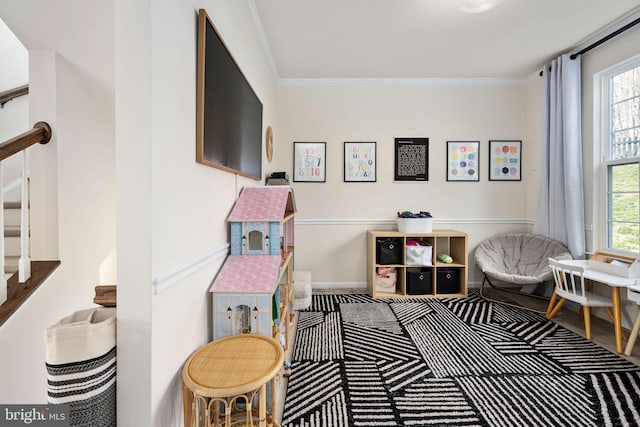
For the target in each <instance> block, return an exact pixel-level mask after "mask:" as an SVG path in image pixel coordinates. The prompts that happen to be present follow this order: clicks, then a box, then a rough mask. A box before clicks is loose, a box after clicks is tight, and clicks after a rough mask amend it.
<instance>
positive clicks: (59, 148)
mask: <svg viewBox="0 0 640 427" xmlns="http://www.w3.org/2000/svg"><path fill="white" fill-rule="evenodd" d="M112 9H113V4H112V3H111V2H102V1H89V2H75V1H71V0H67V1H55V2H49V3H47V4H43V3H42V2H39V1H24V2H20V4H13V3H12V4H8V3H2V4H0V15H1V16H2V17H3V20H4V21H5V22H6V23H7V25H8V26H9V27H10V28H11V29H12V30H13V32H14V33H15V34H16V35H17V36H18V38H19V39H20V40H21V41H22V43H23V44H24V45H25V47H26V48H27V49H28V50H29V72H28V81H29V85H30V95H29V119H28V121H29V126H27V128H29V127H31V126H32V124H33V123H35V122H36V121H39V120H44V121H47V122H49V124H50V125H51V126H52V129H53V137H52V140H51V142H49V144H47V145H44V146H40V145H36V146H35V147H32V148H31V149H30V150H31V157H32V160H33V162H32V168H31V174H32V175H31V176H32V192H31V195H32V198H31V216H32V220H33V221H34V223H33V227H32V229H31V237H32V243H33V246H32V256H33V258H34V259H60V261H61V265H60V267H59V268H58V269H57V270H56V271H55V272H54V273H53V275H52V276H51V277H50V279H49V280H48V281H47V282H46V284H45V285H43V286H41V287H40V288H39V289H38V290H37V291H36V292H35V293H34V294H33V295H32V296H31V297H30V299H29V301H28V302H27V303H26V304H24V305H23V306H22V307H20V309H18V311H16V313H15V314H14V315H13V316H12V317H11V318H10V319H9V320H8V321H7V322H6V323H5V324H4V325H3V326H2V328H0V343H2V344H1V345H2V348H3V349H4V351H2V353H1V355H0V378H2V383H3V387H1V388H0V401H1V402H3V403H25V402H27V403H44V402H45V401H46V373H45V366H44V354H45V353H44V342H43V341H44V340H43V335H44V330H45V328H46V327H48V326H50V325H52V324H53V323H55V322H56V321H58V320H59V319H60V318H62V317H63V316H65V315H67V314H69V313H70V312H73V311H75V310H78V309H81V308H86V307H90V306H93V304H92V300H93V295H94V291H93V288H94V286H95V285H97V284H99V266H100V263H101V262H102V261H103V260H104V259H105V257H107V256H108V254H109V253H110V252H111V251H112V250H113V248H114V247H115V198H114V189H115V188H114V183H115V175H114V171H115V169H114V167H115V163H114V147H115V145H114V127H115V126H114V113H113V111H114V108H113V60H112V58H113V47H112V46H113V10H112ZM36 10H37V11H38V13H33V12H34V11H36ZM87 10H89V11H90V12H91V13H86V12H87ZM52 28H54V29H55V31H52V30H51V29H52ZM78 35H82V37H78ZM0 114H1V112H0ZM23 130H26V129H23ZM47 223H49V224H50V223H53V226H48V227H46V230H48V231H45V234H43V233H42V230H43V226H44V224H47ZM58 232H59V234H58ZM58 236H59V237H60V238H59V239H58ZM8 349H10V350H8Z"/></svg>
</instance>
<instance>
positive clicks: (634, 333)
mask: <svg viewBox="0 0 640 427" xmlns="http://www.w3.org/2000/svg"><path fill="white" fill-rule="evenodd" d="M638 332H640V309H638V314H637V315H636V320H635V322H633V329H632V330H631V334H630V335H629V341H628V342H627V347H626V348H625V349H624V354H625V355H627V356H631V352H632V351H633V346H634V344H635V343H636V338H638Z"/></svg>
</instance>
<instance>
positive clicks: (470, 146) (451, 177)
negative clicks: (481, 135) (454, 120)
mask: <svg viewBox="0 0 640 427" xmlns="http://www.w3.org/2000/svg"><path fill="white" fill-rule="evenodd" d="M479 157H480V141H447V181H480V163H479Z"/></svg>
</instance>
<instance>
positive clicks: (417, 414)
mask: <svg viewBox="0 0 640 427" xmlns="http://www.w3.org/2000/svg"><path fill="white" fill-rule="evenodd" d="M612 333H613V331H612ZM439 425H449V426H505V427H511V426H563V427H565V426H624V425H631V426H634V425H640V368H639V367H638V366H636V365H634V364H632V363H630V362H628V361H626V360H625V359H623V358H621V357H619V356H618V355H616V354H614V353H611V352H609V351H607V350H605V349H603V348H601V347H598V346H597V345H595V344H593V343H592V342H590V341H587V340H586V339H584V338H582V337H580V336H579V335H576V334H575V333H573V332H571V331H569V330H567V329H565V328H563V327H561V326H559V325H557V324H555V323H554V322H551V321H547V320H546V319H545V318H544V317H542V316H539V315H537V314H534V313H530V312H528V311H524V310H519V309H515V308H511V307H507V306H504V305H500V304H493V303H489V302H485V301H484V300H482V299H481V298H480V297H479V296H478V295H477V294H476V293H475V292H470V294H469V298H466V299H438V300H434V299H429V300H425V299H402V300H388V299H387V300H374V299H372V298H371V297H369V296H368V295H362V294H344V295H314V296H313V304H312V306H311V307H310V308H309V309H307V310H304V311H301V312H300V313H299V318H298V326H297V333H296V339H295V347H294V351H293V356H292V373H291V376H290V377H289V382H288V389H287V396H286V400H285V406H284V413H283V419H282V426H283V427H289V426H312V427H321V426H326V427H341V426H344V427H346V426H439Z"/></svg>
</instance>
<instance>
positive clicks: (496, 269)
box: [475, 234, 573, 313]
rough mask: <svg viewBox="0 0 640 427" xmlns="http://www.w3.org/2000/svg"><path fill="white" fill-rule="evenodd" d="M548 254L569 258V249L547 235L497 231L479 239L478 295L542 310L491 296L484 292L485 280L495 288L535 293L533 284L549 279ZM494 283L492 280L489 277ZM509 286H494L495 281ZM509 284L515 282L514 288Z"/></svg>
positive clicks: (534, 294)
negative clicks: (481, 274)
mask: <svg viewBox="0 0 640 427" xmlns="http://www.w3.org/2000/svg"><path fill="white" fill-rule="evenodd" d="M549 258H553V259H558V260H562V259H572V258H573V257H572V256H571V253H570V252H569V250H568V249H567V247H566V246H564V245H563V244H562V243H560V242H558V241H557V240H553V239H551V238H549V237H545V236H541V235H534V234H500V235H496V236H493V237H490V238H488V239H486V240H485V241H483V242H482V243H480V245H478V247H477V248H476V251H475V260H476V264H477V265H478V267H479V268H480V270H481V271H482V273H483V275H484V277H483V279H482V285H481V286H480V296H481V297H482V298H483V299H485V300H488V301H492V302H497V303H501V304H507V305H515V306H517V307H520V308H523V309H526V310H530V311H535V312H538V313H544V311H542V310H536V309H532V308H530V307H526V306H522V305H516V304H510V303H507V302H505V301H499V300H494V299H491V298H488V297H486V296H485V295H484V287H485V285H486V284H488V285H489V286H491V287H493V288H494V289H498V290H506V291H510V292H516V293H522V294H525V295H530V296H537V297H540V295H537V293H534V292H536V290H537V288H538V287H539V286H540V285H542V284H544V283H545V282H551V281H552V280H553V274H552V272H551V268H550V267H549V261H548V259H549ZM492 279H493V280H494V282H496V283H492V282H491V280H492ZM505 283H506V284H507V285H510V286H497V285H498V284H505ZM512 285H516V288H517V287H518V286H519V290H516V289H515V288H514V287H513V286H512Z"/></svg>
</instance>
